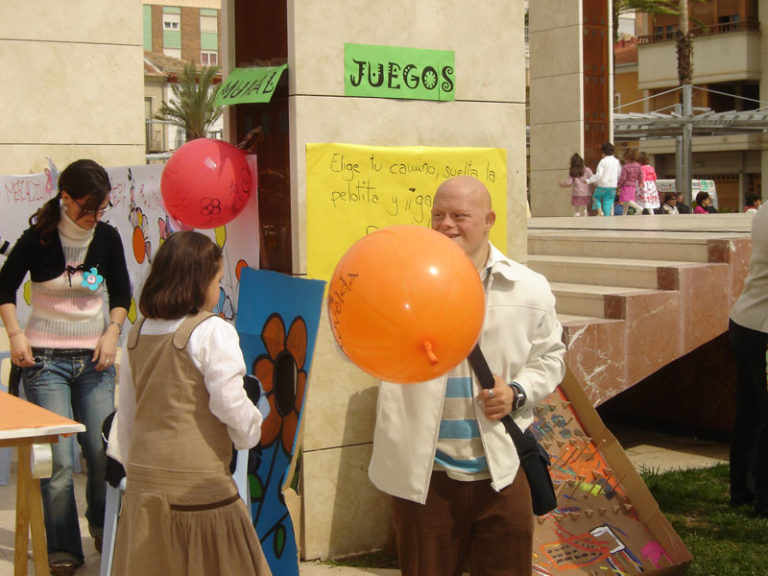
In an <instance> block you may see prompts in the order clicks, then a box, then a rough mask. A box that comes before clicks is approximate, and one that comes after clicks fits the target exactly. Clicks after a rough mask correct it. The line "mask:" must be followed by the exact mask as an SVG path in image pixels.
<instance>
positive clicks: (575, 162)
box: [559, 154, 592, 216]
mask: <svg viewBox="0 0 768 576" xmlns="http://www.w3.org/2000/svg"><path fill="white" fill-rule="evenodd" d="M591 176H592V170H590V169H589V168H587V167H586V166H584V158H582V157H581V156H580V155H579V154H574V155H573V156H571V167H570V168H569V169H568V178H566V179H565V180H562V181H560V182H559V185H560V186H561V187H562V188H568V187H570V188H571V206H572V207H573V215H574V216H586V215H587V204H589V196H590V194H589V184H587V178H590V177H591Z"/></svg>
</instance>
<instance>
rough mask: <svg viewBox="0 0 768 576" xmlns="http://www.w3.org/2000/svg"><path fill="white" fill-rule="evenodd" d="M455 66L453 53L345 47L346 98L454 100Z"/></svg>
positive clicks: (369, 46) (345, 45) (417, 49)
mask: <svg viewBox="0 0 768 576" xmlns="http://www.w3.org/2000/svg"><path fill="white" fill-rule="evenodd" d="M453 62H454V53H453V51H450V50H426V49H420V48H397V47H394V46H373V45H370V44H344V94H345V95H346V96H363V97H368V98H405V99H409V100H454V99H455V87H456V81H455V77H454V64H453Z"/></svg>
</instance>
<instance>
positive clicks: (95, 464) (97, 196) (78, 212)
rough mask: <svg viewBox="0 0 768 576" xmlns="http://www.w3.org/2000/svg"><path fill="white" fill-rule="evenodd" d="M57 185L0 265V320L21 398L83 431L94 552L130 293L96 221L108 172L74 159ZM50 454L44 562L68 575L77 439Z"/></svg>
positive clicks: (114, 240) (77, 553)
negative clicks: (17, 370)
mask: <svg viewBox="0 0 768 576" xmlns="http://www.w3.org/2000/svg"><path fill="white" fill-rule="evenodd" d="M58 186H59V193H58V194H57V195H56V196H55V197H53V198H52V199H51V200H49V201H48V202H46V203H45V204H44V205H43V206H42V207H41V208H40V209H39V210H38V211H37V212H36V213H35V214H34V215H33V216H32V217H31V218H30V220H29V223H30V227H29V228H28V229H27V230H25V231H24V233H23V234H22V235H21V237H20V238H19V240H18V241H17V242H16V244H15V245H14V247H13V249H12V250H11V252H10V254H8V258H7V260H6V261H5V264H4V265H3V267H2V269H0V317H2V320H3V326H5V329H6V331H7V332H8V339H9V341H10V348H11V361H12V362H13V364H14V365H16V366H19V367H21V368H22V378H23V385H24V392H25V394H26V396H27V399H29V400H30V401H31V402H34V403H35V404H38V405H40V406H42V407H43V408H46V409H48V410H51V411H52V412H56V413H57V414H61V415H62V416H66V417H69V418H74V419H75V420H77V421H79V422H81V423H82V424H85V426H86V428H87V429H86V431H85V432H82V433H80V434H78V438H77V440H78V442H79V443H80V445H81V446H82V450H83V454H84V455H85V458H86V462H87V467H88V480H87V487H86V505H87V509H86V518H87V519H88V525H89V529H90V533H91V535H92V536H93V537H94V540H95V545H96V548H97V549H99V550H100V548H101V534H102V528H103V526H104V503H105V486H106V484H105V479H104V469H105V466H106V456H105V453H104V446H103V444H102V441H101V423H102V421H103V420H104V419H105V418H106V417H107V415H108V414H110V413H111V412H112V410H113V409H114V390H115V368H114V361H115V355H116V353H117V344H118V339H119V337H120V334H121V332H122V326H123V321H124V320H125V317H126V315H127V314H128V308H129V307H130V303H131V287H130V281H129V278H128V269H127V267H126V264H125V254H124V251H123V244H122V241H121V240H120V236H119V234H118V233H117V230H115V228H113V227H112V226H110V225H108V224H105V223H104V222H101V217H102V216H103V215H104V212H105V211H106V210H107V209H108V208H109V206H110V203H109V193H110V191H111V188H112V187H111V184H110V182H109V176H108V175H107V172H106V170H104V168H102V167H101V166H100V165H99V164H97V163H96V162H94V161H93V160H77V161H75V162H73V163H72V164H70V165H69V166H67V168H65V169H64V171H63V172H62V173H61V176H60V177H59V183H58ZM27 272H29V274H30V278H31V312H30V315H29V319H28V320H27V323H26V326H25V328H24V329H22V328H21V326H20V324H19V320H18V317H17V314H16V293H17V291H18V289H19V287H20V286H21V284H22V282H23V280H24V277H25V276H26V274H27ZM105 300H106V302H107V303H108V308H109V312H108V313H107V311H106V307H105ZM51 448H52V451H53V474H52V476H51V478H50V479H48V480H43V481H42V483H41V484H42V491H43V508H44V513H45V531H46V536H47V541H48V555H49V562H50V565H51V574H54V575H55V576H59V575H70V574H73V573H74V572H75V570H76V569H77V567H78V566H80V565H81V564H82V563H83V560H84V558H83V545H82V541H81V537H80V526H79V521H78V513H77V505H76V502H75V494H74V485H73V481H72V468H73V459H74V454H75V450H74V439H73V438H72V437H70V438H61V439H60V441H59V442H58V443H56V444H53V445H52V446H51Z"/></svg>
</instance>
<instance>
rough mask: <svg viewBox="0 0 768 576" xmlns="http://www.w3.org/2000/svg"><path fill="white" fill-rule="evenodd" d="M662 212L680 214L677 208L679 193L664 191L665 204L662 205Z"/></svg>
mask: <svg viewBox="0 0 768 576" xmlns="http://www.w3.org/2000/svg"><path fill="white" fill-rule="evenodd" d="M661 213H662V214H680V211H679V210H678V208H677V194H675V193H674V192H665V193H664V204H662V205H661Z"/></svg>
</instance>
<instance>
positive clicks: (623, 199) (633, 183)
mask: <svg viewBox="0 0 768 576" xmlns="http://www.w3.org/2000/svg"><path fill="white" fill-rule="evenodd" d="M643 182H645V180H644V178H643V169H642V168H641V167H640V164H638V163H637V153H636V152H635V149H634V148H627V149H626V150H625V151H624V165H623V166H622V167H621V173H620V174H619V182H618V184H617V187H618V189H619V202H620V203H621V207H622V208H623V210H622V215H623V216H626V215H627V214H628V210H629V206H630V205H632V207H633V208H634V209H635V213H636V214H640V213H642V209H641V208H640V206H638V205H637V204H635V196H636V195H637V191H638V190H639V189H641V188H642V186H643Z"/></svg>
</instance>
